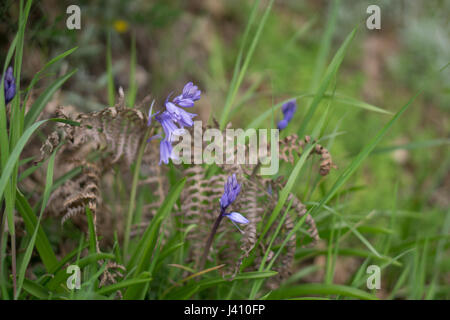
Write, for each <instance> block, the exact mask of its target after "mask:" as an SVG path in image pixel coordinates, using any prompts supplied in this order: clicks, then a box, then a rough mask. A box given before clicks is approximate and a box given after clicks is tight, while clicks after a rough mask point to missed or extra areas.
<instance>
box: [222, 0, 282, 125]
mask: <svg viewBox="0 0 450 320" xmlns="http://www.w3.org/2000/svg"><path fill="white" fill-rule="evenodd" d="M273 2H274V0H270V2H269V4H268V5H267V8H266V10H265V11H264V15H263V17H262V19H261V22H260V23H259V25H258V29H257V31H256V33H255V36H254V37H253V40H252V42H251V44H250V47H249V49H248V51H247V55H246V56H245V60H244V63H243V65H242V68H241V69H240V72H239V75H238V77H237V79H236V83H235V84H234V85H233V87H231V88H230V90H231V95H230V98H228V97H227V100H226V102H225V106H224V108H223V111H222V115H221V117H220V121H219V123H220V129H223V128H224V127H225V125H226V123H227V121H228V116H229V113H230V111H231V108H232V106H233V102H234V99H235V97H236V94H237V92H238V90H239V87H240V85H241V83H242V80H243V79H244V76H245V73H246V72H247V68H248V66H249V64H250V60H251V59H252V56H253V53H254V51H255V48H256V45H257V44H258V42H259V38H260V36H261V33H262V30H263V28H264V25H265V24H266V21H267V18H268V16H269V13H270V11H271V9H272V5H273Z"/></svg>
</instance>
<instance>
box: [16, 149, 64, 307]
mask: <svg viewBox="0 0 450 320" xmlns="http://www.w3.org/2000/svg"><path fill="white" fill-rule="evenodd" d="M57 150H58V149H56V150H55V151H54V152H53V154H52V155H51V157H50V159H49V161H48V166H47V177H46V181H45V189H44V201H43V202H42V206H41V211H40V212H39V218H38V220H37V223H36V228H35V229H34V232H33V236H32V237H31V240H30V243H29V244H28V247H27V249H26V251H25V256H24V258H23V260H22V264H21V265H20V267H19V273H18V282H17V292H16V297H15V299H17V298H18V297H19V295H20V291H21V289H22V284H23V280H24V278H25V271H26V270H27V267H28V264H29V263H30V259H31V254H32V252H33V249H34V245H35V242H36V237H37V232H38V230H39V225H40V223H41V219H42V214H43V213H44V210H45V207H46V205H47V201H48V199H49V197H50V192H51V190H52V184H53V169H54V165H55V156H56V151H57Z"/></svg>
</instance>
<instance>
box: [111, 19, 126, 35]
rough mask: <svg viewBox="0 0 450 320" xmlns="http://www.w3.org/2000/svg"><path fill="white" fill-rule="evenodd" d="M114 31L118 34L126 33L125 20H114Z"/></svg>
mask: <svg viewBox="0 0 450 320" xmlns="http://www.w3.org/2000/svg"><path fill="white" fill-rule="evenodd" d="M114 29H116V31H117V32H119V33H124V32H127V30H128V22H126V21H125V20H115V21H114Z"/></svg>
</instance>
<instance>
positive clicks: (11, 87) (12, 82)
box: [3, 67, 16, 105]
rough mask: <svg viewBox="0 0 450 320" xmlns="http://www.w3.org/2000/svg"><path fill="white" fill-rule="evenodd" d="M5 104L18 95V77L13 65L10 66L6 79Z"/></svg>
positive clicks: (4, 85)
mask: <svg viewBox="0 0 450 320" xmlns="http://www.w3.org/2000/svg"><path fill="white" fill-rule="evenodd" d="M3 87H4V92H5V105H6V104H8V103H9V102H10V101H11V100H12V99H14V96H15V95H16V79H14V75H13V69H12V67H8V69H6V73H5V80H4V84H3Z"/></svg>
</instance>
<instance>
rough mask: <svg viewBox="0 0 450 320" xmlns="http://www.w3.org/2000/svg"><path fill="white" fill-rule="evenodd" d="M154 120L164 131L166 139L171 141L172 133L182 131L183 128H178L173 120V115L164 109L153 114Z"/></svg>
mask: <svg viewBox="0 0 450 320" xmlns="http://www.w3.org/2000/svg"><path fill="white" fill-rule="evenodd" d="M155 119H156V121H158V122H159V123H160V124H161V126H162V128H163V131H164V135H165V138H166V139H167V140H168V141H173V136H174V135H180V134H182V133H183V131H184V130H183V129H182V128H179V127H178V126H177V125H176V124H175V122H174V121H173V117H172V116H171V114H170V113H168V112H167V111H164V112H163V113H161V114H157V115H155Z"/></svg>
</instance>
